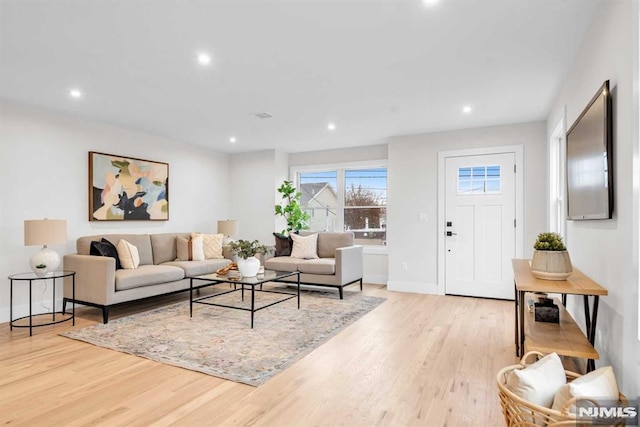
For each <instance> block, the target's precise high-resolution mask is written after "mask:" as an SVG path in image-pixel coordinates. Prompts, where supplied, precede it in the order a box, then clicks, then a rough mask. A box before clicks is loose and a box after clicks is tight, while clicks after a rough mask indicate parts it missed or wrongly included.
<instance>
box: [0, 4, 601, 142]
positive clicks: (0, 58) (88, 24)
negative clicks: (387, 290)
mask: <svg viewBox="0 0 640 427" xmlns="http://www.w3.org/2000/svg"><path fill="white" fill-rule="evenodd" d="M595 6H596V1H595V0H440V1H439V2H436V3H435V4H433V5H428V4H425V3H424V2H423V0H91V1H86V0H0V98H3V99H5V100H9V101H16V102H20V103H25V104H30V105H35V106H39V107H44V108H47V109H52V110H56V111H61V112H65V113H71V114H74V115H78V116H82V117H86V118H90V119H96V120H99V121H103V122H108V123H112V124H116V125H120V126H124V127H127V128H133V129H138V130H142V131H146V132H150V133H153V134H157V135H161V136H163V137H167V138H171V139H173V140H177V141H180V142H184V143H193V144H198V145H202V146H206V147H210V148H212V149H215V150H219V151H224V152H229V153H234V152H244V151H255V150H264V149H277V150H281V151H284V152H300V151H313V150H320V149H327V148H338V147H348V146H359V145H370V144H376V143H383V142H385V141H384V139H385V138H387V137H390V136H395V135H405V134H415V133H422V132H434V131H442V130H450V129H462V128H473V127H482V126H491V125H499V124H508V123H518V122H528V121H535V120H544V119H545V118H546V117H547V114H548V113H549V109H550V107H551V105H552V103H553V100H554V96H555V94H556V93H557V92H558V90H559V88H560V84H561V82H562V80H563V78H564V75H565V73H566V71H567V69H568V67H569V65H570V63H571V61H572V58H573V57H574V55H575V53H576V51H577V48H578V47H579V45H580V41H581V39H582V37H583V35H584V33H585V30H586V28H587V27H588V25H589V23H590V21H591V19H592V17H593V15H594V11H595ZM200 52H207V53H208V54H209V55H210V56H211V58H212V61H211V64H210V65H209V66H207V67H205V66H202V65H200V64H199V63H198V61H197V55H198V53H200ZM73 88H78V89H79V90H81V91H82V93H83V95H82V98H80V99H73V98H71V97H70V96H69V91H70V90H71V89H73ZM464 106H470V107H472V111H471V112H470V113H463V112H462V108H463V107H464ZM261 112H267V113H270V114H271V115H273V117H271V118H268V119H260V118H257V117H256V116H255V115H254V114H255V113H261ZM329 123H334V125H335V130H333V131H331V130H329V129H327V126H328V124H329ZM231 137H235V138H236V142H235V143H231V142H230V138H231Z"/></svg>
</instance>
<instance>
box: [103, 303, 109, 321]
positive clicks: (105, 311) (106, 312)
mask: <svg viewBox="0 0 640 427" xmlns="http://www.w3.org/2000/svg"><path fill="white" fill-rule="evenodd" d="M102 323H104V324H107V323H109V307H108V306H106V305H105V306H103V307H102Z"/></svg>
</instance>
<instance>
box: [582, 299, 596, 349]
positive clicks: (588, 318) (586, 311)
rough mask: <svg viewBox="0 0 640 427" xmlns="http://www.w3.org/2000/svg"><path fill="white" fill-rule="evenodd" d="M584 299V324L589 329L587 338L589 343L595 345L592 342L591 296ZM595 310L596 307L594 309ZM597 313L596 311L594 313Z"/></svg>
mask: <svg viewBox="0 0 640 427" xmlns="http://www.w3.org/2000/svg"><path fill="white" fill-rule="evenodd" d="M583 299H584V322H585V325H586V327H587V333H586V335H587V338H589V342H591V345H593V341H591V338H590V337H591V328H592V324H591V315H590V314H589V296H588V295H584V296H583ZM594 308H595V307H594ZM594 313H595V311H594Z"/></svg>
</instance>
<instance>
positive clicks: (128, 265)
mask: <svg viewBox="0 0 640 427" xmlns="http://www.w3.org/2000/svg"><path fill="white" fill-rule="evenodd" d="M116 250H117V251H118V258H119V259H120V264H122V268H124V269H126V270H135V269H136V268H138V266H139V265H140V255H139V254H138V248H136V247H135V245H132V244H131V243H129V242H127V241H126V240H124V239H122V240H120V241H119V242H118V244H117V245H116Z"/></svg>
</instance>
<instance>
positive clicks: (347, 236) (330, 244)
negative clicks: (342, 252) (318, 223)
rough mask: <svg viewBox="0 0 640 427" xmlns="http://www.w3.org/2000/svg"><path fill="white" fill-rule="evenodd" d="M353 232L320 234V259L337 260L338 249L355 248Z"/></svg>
mask: <svg viewBox="0 0 640 427" xmlns="http://www.w3.org/2000/svg"><path fill="white" fill-rule="evenodd" d="M353 239H354V237H353V232H352V231H345V232H343V233H318V256H319V257H320V258H335V256H336V249H338V248H344V247H347V246H353Z"/></svg>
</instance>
